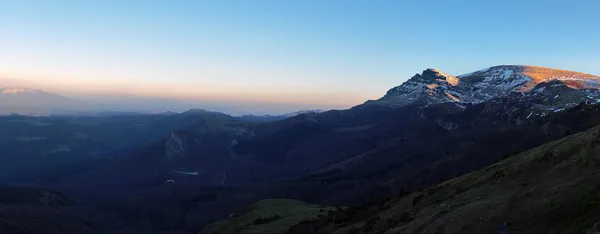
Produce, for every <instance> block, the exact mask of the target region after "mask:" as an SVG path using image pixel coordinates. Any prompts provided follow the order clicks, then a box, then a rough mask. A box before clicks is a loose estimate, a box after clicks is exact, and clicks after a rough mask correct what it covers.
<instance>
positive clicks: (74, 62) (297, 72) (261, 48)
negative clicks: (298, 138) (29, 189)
mask: <svg viewBox="0 0 600 234" xmlns="http://www.w3.org/2000/svg"><path fill="white" fill-rule="evenodd" d="M0 51H1V52H0V75H1V76H2V77H12V78H13V79H12V82H13V83H15V82H18V81H22V82H24V81H27V82H30V83H31V84H33V85H35V86H38V87H44V88H47V89H50V90H60V91H61V92H75V91H77V90H78V91H80V92H113V93H128V94H137V95H149V96H169V97H179V98H186V99H202V98H212V99H215V100H216V99H228V100H238V99H240V100H254V101H268V102H291V103H308V104H311V103H312V104H322V105H331V106H340V105H341V106H344V105H346V106H349V105H353V104H358V103H360V102H362V101H364V100H365V99H372V98H378V97H379V96H381V95H383V94H384V93H385V91H386V90H387V89H389V88H391V87H393V86H396V85H399V84H400V83H402V82H403V81H405V80H406V79H408V78H410V77H411V76H412V75H413V74H414V73H417V72H421V71H422V70H423V69H426V68H429V67H434V68H438V69H440V70H442V71H445V72H447V73H450V74H455V75H458V74H461V73H467V72H470V71H474V70H478V69H481V68H485V67H489V66H492V65H499V64H528V65H538V66H547V67H555V68H563V69H569V70H575V71H581V72H587V73H592V74H600V1H597V0H589V1H578V0H571V1H552V0H546V1H537V0H531V1H528V0H521V1H498V0H496V1H486V0H477V1H460V0H455V1H451V0H443V1H442V0H439V1H427V0H425V1H417V0H414V1H413V0H406V1H401V0H396V1H367V0H365V1H350V0H345V1H341V0H340V1H336V0H319V1H317V0H314V1H312V0H302V1H301V0H296V1H292V0H286V1H284V0H277V1H275V0H253V1H225V0H219V1H216V0H215V1H200V0H198V1H177V0H169V1H166V0H165V1H158V0H155V1H152V0H146V1H126V0H97V1H92V0H89V1H79V0H71V1H61V0H47V1H42V0H40V1H28V0H14V1H0ZM4 79H6V81H5V82H9V81H8V78H4ZM0 82H2V81H1V80H0ZM0 86H1V83H0Z"/></svg>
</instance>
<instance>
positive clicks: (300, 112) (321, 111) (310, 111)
mask: <svg viewBox="0 0 600 234" xmlns="http://www.w3.org/2000/svg"><path fill="white" fill-rule="evenodd" d="M323 112H325V110H320V109H315V110H301V111H296V112H292V113H288V114H284V115H281V117H284V118H290V117H294V116H297V115H301V114H312V113H323Z"/></svg>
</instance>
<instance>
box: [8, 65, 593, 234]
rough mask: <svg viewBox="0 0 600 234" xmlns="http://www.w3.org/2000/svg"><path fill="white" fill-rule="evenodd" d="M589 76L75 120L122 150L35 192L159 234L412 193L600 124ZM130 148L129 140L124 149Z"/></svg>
mask: <svg viewBox="0 0 600 234" xmlns="http://www.w3.org/2000/svg"><path fill="white" fill-rule="evenodd" d="M597 80H599V78H598V77H596V76H593V75H588V74H583V73H577V72H570V71H563V70H556V69H549V68H539V67H531V66H496V67H491V68H487V69H483V70H480V71H476V72H473V73H469V74H465V75H459V76H452V75H449V74H447V73H444V72H442V71H439V70H436V69H427V70H425V71H424V72H423V73H421V74H417V75H415V76H414V77H413V78H411V79H409V80H408V81H407V82H405V83H403V84H401V85H400V86H398V87H395V88H392V89H391V90H390V91H388V92H387V94H386V95H385V96H384V97H382V98H381V99H378V100H372V101H367V102H365V103H364V104H361V105H358V106H355V107H353V108H350V109H348V110H332V111H326V112H309V113H302V114H300V115H296V116H293V117H290V118H285V119H281V120H277V121H270V122H260V123H257V122H258V121H253V122H249V121H244V120H243V119H240V118H235V117H231V116H229V115H225V114H221V113H215V112H208V111H203V110H191V111H189V112H185V113H182V114H175V115H164V116H160V115H156V116H155V115H150V116H151V117H149V116H135V117H134V120H132V119H127V120H126V121H124V122H123V124H122V125H118V126H120V127H119V128H118V129H127V130H124V131H123V130H119V131H108V129H111V126H117V125H115V124H112V123H111V124H102V123H103V122H104V121H106V119H105V118H104V117H98V119H84V120H78V121H82V122H78V123H79V124H83V125H85V126H87V127H85V129H88V130H89V122H88V121H90V120H94V121H98V122H99V123H101V124H100V125H99V126H101V127H99V128H98V129H96V130H95V132H94V133H92V132H90V133H89V135H90V136H102V135H106V136H110V135H112V134H114V137H109V138H107V139H109V140H107V141H105V142H106V143H107V145H100V144H98V146H102V148H108V147H114V146H121V147H115V148H111V150H115V149H126V150H120V151H119V150H117V151H113V152H114V153H113V154H112V156H110V157H101V158H99V159H98V160H96V161H94V163H92V164H91V166H90V167H87V168H85V169H84V170H81V171H78V172H77V173H72V174H69V176H64V177H61V179H59V180H54V181H52V182H50V183H46V184H45V185H47V186H48V187H51V188H53V189H56V190H57V191H61V192H63V193H65V194H66V195H67V196H69V197H76V198H82V199H84V200H85V201H86V202H88V203H89V204H94V205H101V206H102V207H108V208H107V209H108V210H110V211H111V212H115V213H117V214H118V216H119V217H122V218H123V219H125V220H128V221H129V222H131V223H134V224H135V225H140V226H143V227H146V228H150V229H152V230H161V231H166V230H186V231H191V232H198V231H200V230H201V229H202V228H203V227H204V225H205V224H208V223H210V222H214V221H215V220H218V219H223V218H227V216H228V215H230V214H231V213H233V212H236V211H238V210H240V209H242V208H243V207H244V206H246V205H249V204H251V203H253V202H256V201H258V200H262V199H266V198H273V197H285V198H291V199H299V200H303V201H306V202H311V203H317V204H324V205H339V206H349V205H359V204H364V203H366V202H369V201H373V200H375V199H381V198H385V197H389V196H393V195H397V194H406V193H411V192H418V191H422V190H423V189H424V188H427V187H430V186H433V185H435V184H438V183H440V182H443V181H446V180H449V179H452V178H456V177H457V176H461V175H465V174H467V173H469V172H473V171H475V170H478V169H481V168H484V167H486V166H489V165H491V164H493V163H496V162H498V161H500V160H502V159H504V158H506V157H509V156H510V155H514V154H517V153H519V152H523V151H526V150H528V149H531V148H533V147H536V146H539V145H542V144H545V143H548V142H550V141H553V140H557V139H561V138H563V137H565V136H568V135H571V134H574V133H577V132H581V131H585V130H588V129H590V128H592V127H593V126H595V125H598V124H600V111H599V108H600V106H599V104H596V103H597V102H598V99H600V94H599V93H598V87H597V85H596V82H597ZM120 118H124V117H123V116H120ZM128 118H133V117H128ZM34 119H35V120H36V121H41V120H40V119H39V118H34ZM109 119H110V118H109ZM45 121H46V120H44V122H45ZM61 121H64V120H61ZM59 122H60V121H59ZM36 123H37V122H36ZM57 123H58V122H56V124H57ZM54 124H55V123H54V122H53V125H54ZM71 124H72V123H71ZM61 126H63V125H61ZM67 126H69V127H72V128H75V129H77V125H76V124H75V125H67ZM128 126H129V127H128ZM131 126H137V127H131ZM38 127H39V126H38ZM138 127H139V128H138ZM60 129H69V128H67V127H61V128H60ZM77 131H83V130H77ZM123 132H127V133H128V134H131V135H127V134H125V135H121V134H123ZM159 133H160V134H159ZM65 135H68V134H66V133H65ZM86 135H88V134H86ZM119 136H120V137H119ZM40 137H41V136H37V135H34V134H30V135H23V136H21V137H20V138H19V139H20V140H21V141H24V142H29V143H33V142H38V141H41V142H43V141H42V140H40V139H41V138H40ZM48 138H53V139H56V137H48ZM19 139H11V141H12V142H15V141H18V140H19ZM131 139H138V140H136V141H134V142H136V143H135V144H133V145H130V147H127V144H129V143H130V142H131V141H130V140H131ZM53 144H54V143H53ZM53 144H50V145H53ZM77 144H79V145H81V144H80V143H77ZM7 145H8V144H7ZM69 147H70V148H71V149H73V148H75V147H74V145H69ZM61 149H65V147H62V148H61ZM88 149H94V148H88ZM58 151H65V150H58Z"/></svg>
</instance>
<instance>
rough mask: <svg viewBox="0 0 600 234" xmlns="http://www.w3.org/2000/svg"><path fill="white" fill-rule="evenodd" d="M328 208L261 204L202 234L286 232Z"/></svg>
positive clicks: (286, 202)
mask: <svg viewBox="0 0 600 234" xmlns="http://www.w3.org/2000/svg"><path fill="white" fill-rule="evenodd" d="M328 210H329V209H328V208H326V207H322V206H315V205H309V204H306V203H304V202H301V201H297V200H290V199H268V200H263V201H259V202H257V203H255V204H253V205H251V206H249V207H248V208H247V209H246V210H244V211H243V212H241V213H240V214H236V215H234V216H233V217H232V218H230V219H227V220H223V221H220V222H217V223H214V224H211V225H209V226H207V227H206V228H205V229H204V230H203V231H202V232H201V234H217V233H218V234H234V233H236V234H253V233H255V234H270V233H283V232H285V231H287V230H288V228H289V227H290V226H292V225H294V224H297V223H299V222H300V221H302V220H305V219H309V218H314V217H317V216H318V215H319V214H326V212H327V211H328Z"/></svg>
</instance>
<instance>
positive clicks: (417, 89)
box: [370, 65, 600, 107]
mask: <svg viewBox="0 0 600 234" xmlns="http://www.w3.org/2000/svg"><path fill="white" fill-rule="evenodd" d="M549 83H552V85H553V86H565V88H566V89H564V90H567V91H573V92H579V93H582V94H581V95H575V96H578V97H579V96H581V97H584V96H585V97H590V96H592V97H595V96H596V94H597V93H598V90H600V77H598V76H595V75H590V74H585V73H580V72H573V71H566V70H559V69H551V68H544V67H536V66H520V65H501V66H494V67H489V68H486V69H482V70H479V71H475V72H471V73H467V74H463V75H459V76H452V75H449V74H447V73H444V72H442V71H439V70H437V69H427V70H425V71H423V73H421V74H416V75H415V76H413V77H412V78H410V79H409V80H407V81H406V82H404V83H403V84H402V85H400V86H397V87H395V88H392V89H390V90H389V91H388V92H387V94H386V95H385V96H384V97H383V98H381V99H379V100H376V101H372V102H370V103H376V104H384V105H388V106H392V107H398V106H404V105H408V104H423V105H429V104H435V103H443V102H462V103H480V102H484V101H487V100H490V99H492V98H497V97H502V96H506V95H508V94H510V93H523V94H526V93H531V92H534V93H540V90H541V89H545V88H547V86H548V85H545V84H549ZM564 90H563V91H564ZM554 92H556V91H554ZM545 94H548V92H545ZM583 94H585V95H583ZM548 95H551V94H548ZM570 96H573V95H570ZM577 101H579V102H581V101H584V100H579V99H573V100H571V102H577Z"/></svg>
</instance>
